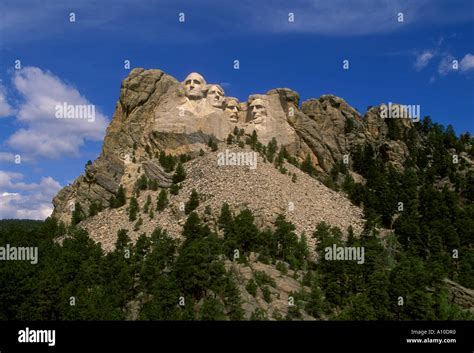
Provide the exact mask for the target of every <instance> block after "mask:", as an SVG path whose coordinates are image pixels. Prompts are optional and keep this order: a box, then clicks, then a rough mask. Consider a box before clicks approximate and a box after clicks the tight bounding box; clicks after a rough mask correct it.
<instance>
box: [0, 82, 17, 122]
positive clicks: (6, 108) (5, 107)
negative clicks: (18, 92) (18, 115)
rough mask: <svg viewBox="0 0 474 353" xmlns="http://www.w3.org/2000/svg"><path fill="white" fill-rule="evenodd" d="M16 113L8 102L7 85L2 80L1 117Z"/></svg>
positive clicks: (0, 92)
mask: <svg viewBox="0 0 474 353" xmlns="http://www.w3.org/2000/svg"><path fill="white" fill-rule="evenodd" d="M13 113H14V110H13V108H12V107H11V106H10V104H8V102H7V95H6V92H5V87H3V86H2V84H1V82H0V118H3V117H6V116H10V115H12V114H13Z"/></svg>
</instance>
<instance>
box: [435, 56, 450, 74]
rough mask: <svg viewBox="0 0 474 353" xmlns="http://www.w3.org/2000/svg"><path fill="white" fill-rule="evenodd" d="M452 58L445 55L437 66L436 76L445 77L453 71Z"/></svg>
mask: <svg viewBox="0 0 474 353" xmlns="http://www.w3.org/2000/svg"><path fill="white" fill-rule="evenodd" d="M453 60H454V57H453V56H452V55H449V54H448V55H445V56H443V58H442V59H441V61H440V62H439V65H438V74H440V75H441V76H446V75H447V74H448V73H449V72H450V71H453V70H454V63H453Z"/></svg>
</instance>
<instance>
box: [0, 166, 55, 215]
mask: <svg viewBox="0 0 474 353" xmlns="http://www.w3.org/2000/svg"><path fill="white" fill-rule="evenodd" d="M21 179H23V175H22V174H20V173H12V172H5V171H0V219H7V218H28V219H45V218H46V217H48V216H50V215H51V212H52V211H53V206H52V203H51V200H52V199H53V197H54V196H55V195H56V194H57V192H58V191H59V190H60V189H61V185H59V183H58V182H57V181H56V180H54V179H53V178H52V177H43V178H41V181H40V182H39V183H24V182H17V180H21Z"/></svg>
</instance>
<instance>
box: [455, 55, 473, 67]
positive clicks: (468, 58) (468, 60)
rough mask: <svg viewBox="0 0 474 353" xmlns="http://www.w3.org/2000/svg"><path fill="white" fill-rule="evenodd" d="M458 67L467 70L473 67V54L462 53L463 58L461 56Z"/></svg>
mask: <svg viewBox="0 0 474 353" xmlns="http://www.w3.org/2000/svg"><path fill="white" fill-rule="evenodd" d="M459 68H460V69H461V71H469V70H472V69H474V55H473V54H469V53H468V54H466V55H464V58H462V60H461V62H460V63H459Z"/></svg>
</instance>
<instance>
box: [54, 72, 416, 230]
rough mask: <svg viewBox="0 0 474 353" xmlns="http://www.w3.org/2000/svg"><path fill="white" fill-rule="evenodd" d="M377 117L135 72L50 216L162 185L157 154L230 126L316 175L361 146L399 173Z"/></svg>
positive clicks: (194, 79)
mask: <svg viewBox="0 0 474 353" xmlns="http://www.w3.org/2000/svg"><path fill="white" fill-rule="evenodd" d="M380 115H381V114H380V109H379V108H378V107H375V108H371V109H369V111H368V112H367V113H366V114H365V116H364V117H362V116H361V115H360V114H359V113H358V112H357V111H356V110H355V109H354V108H352V107H351V106H350V105H349V104H348V103H347V102H345V101H344V100H343V99H342V98H339V97H336V96H333V95H323V96H321V97H320V98H319V99H309V100H307V101H305V102H303V103H302V104H301V106H300V102H299V94H298V93H296V92H295V91H293V90H291V89H288V88H277V89H273V90H270V91H268V92H267V93H266V94H252V95H250V96H249V98H248V100H247V101H246V102H239V100H238V99H237V98H235V97H226V96H225V92H224V89H223V88H222V87H220V86H219V85H217V84H212V83H211V84H208V83H207V82H206V80H205V78H204V77H203V76H202V75H200V74H199V73H191V74H189V75H188V76H187V77H186V78H185V79H184V80H183V81H182V82H179V81H178V80H176V79H175V78H174V77H172V76H170V75H167V74H166V73H164V72H163V71H161V70H144V69H142V68H136V69H134V70H132V71H131V72H130V74H129V75H128V77H126V78H125V79H124V80H123V82H122V85H121V88H120V97H119V101H118V103H117V105H116V109H115V112H114V115H113V117H112V121H111V123H110V125H109V127H108V128H107V133H106V136H105V139H104V144H103V147H102V152H101V154H100V156H99V157H98V158H97V159H96V160H95V161H94V162H93V163H92V165H89V166H87V168H86V170H85V173H84V175H81V176H79V177H78V178H77V179H76V180H75V181H74V183H73V184H72V185H68V186H66V187H65V188H63V189H62V190H61V191H60V192H59V193H58V195H57V196H56V197H55V198H54V199H53V205H54V212H53V216H54V217H56V218H58V219H60V220H62V221H64V222H66V223H68V222H69V221H70V219H71V209H72V205H74V204H75V203H76V202H77V203H79V204H80V205H81V207H82V209H83V210H85V211H86V210H88V208H89V206H90V205H91V203H93V202H95V203H100V204H102V206H103V207H108V206H109V200H110V198H111V196H113V195H114V194H115V193H116V191H117V189H118V188H119V186H120V185H123V186H124V187H125V188H126V190H127V193H128V196H129V195H130V194H131V192H132V187H133V185H134V184H135V182H136V180H137V179H138V178H139V177H140V176H141V175H142V174H146V176H147V177H148V178H149V179H151V180H156V181H157V183H158V185H159V186H161V187H167V186H169V185H170V182H171V175H168V174H167V173H166V172H165V171H164V170H163V168H162V167H161V166H160V164H159V163H158V159H157V157H158V154H159V152H160V151H164V152H166V153H167V154H174V155H178V154H184V153H187V154H191V155H197V154H198V152H199V151H200V150H201V149H205V148H206V147H205V146H206V144H207V142H208V141H209V139H210V138H211V137H212V138H214V139H217V140H218V141H224V140H225V139H226V138H227V136H228V135H229V133H232V131H233V130H234V128H235V127H237V128H238V129H243V130H244V131H245V133H246V134H248V135H251V134H252V133H253V131H256V132H257V135H258V139H259V141H260V142H262V143H263V144H267V143H268V142H270V141H271V140H272V139H273V138H275V139H276V140H277V142H278V145H279V146H285V148H286V150H287V151H288V152H289V153H290V154H292V155H294V156H295V157H297V159H299V161H302V160H303V159H304V158H305V157H306V155H307V154H309V155H310V157H311V159H312V161H313V164H314V165H315V167H316V168H317V170H319V172H320V173H323V174H326V173H328V172H329V171H330V169H331V168H332V166H333V165H334V164H335V163H337V162H338V161H340V160H341V159H342V158H343V156H344V155H345V154H349V155H350V153H351V151H353V149H354V148H355V147H356V146H357V145H361V144H365V143H370V144H373V145H374V146H376V147H377V148H379V147H381V146H383V148H384V152H385V153H386V155H387V156H388V159H389V161H391V162H393V164H394V165H395V166H396V167H399V168H401V166H402V164H403V161H404V158H405V157H406V155H407V147H406V145H405V144H404V143H403V142H401V141H387V140H386V138H385V136H386V135H387V131H388V127H387V123H386V119H382V118H381V117H380ZM399 120H407V119H399ZM349 123H350V124H349ZM409 123H410V122H409V121H408V122H406V121H403V122H400V123H399V122H397V124H399V125H400V128H401V129H407V128H410V126H409ZM348 124H349V125H350V126H351V129H350V131H348V129H347V126H348ZM407 124H408V125H407ZM405 125H406V126H405ZM264 182H265V181H262V183H264Z"/></svg>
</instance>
